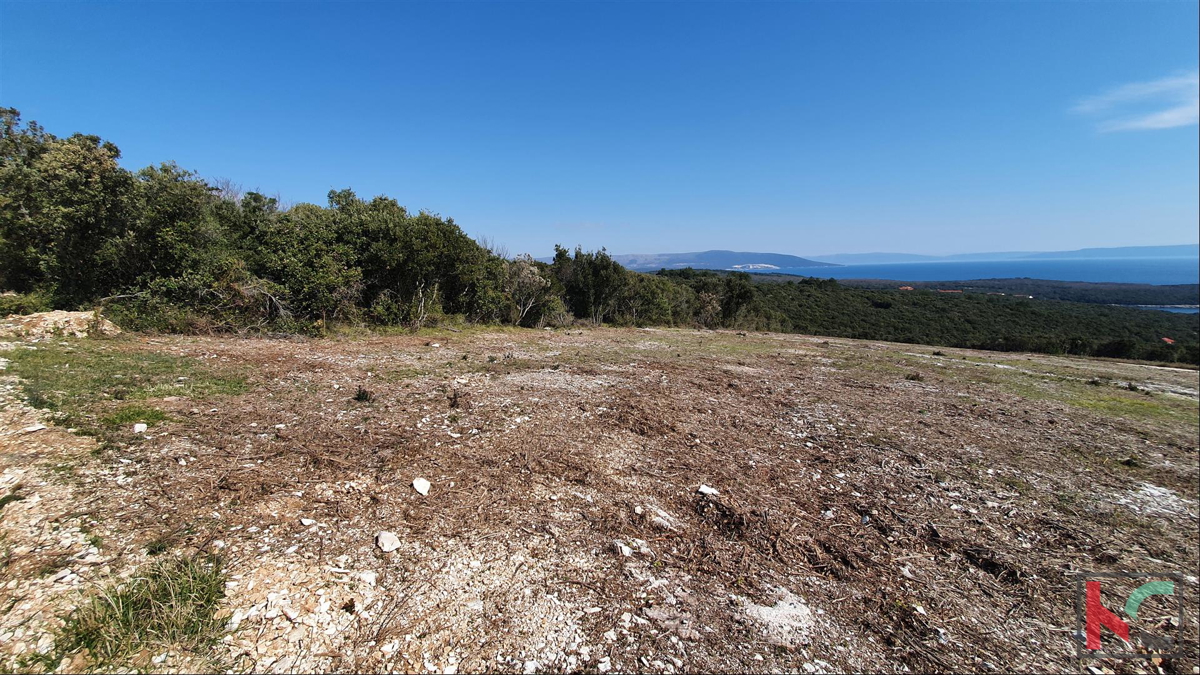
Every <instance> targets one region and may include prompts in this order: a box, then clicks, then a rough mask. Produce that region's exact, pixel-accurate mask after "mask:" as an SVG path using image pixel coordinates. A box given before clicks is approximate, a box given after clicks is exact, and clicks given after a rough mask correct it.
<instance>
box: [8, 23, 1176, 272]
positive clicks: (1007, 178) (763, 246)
mask: <svg viewBox="0 0 1200 675" xmlns="http://www.w3.org/2000/svg"><path fill="white" fill-rule="evenodd" d="M1197 7H1198V4H1197V3H1196V2H1125V3H1102V2H1088V3H1082V2H1070V3H1067V2H1063V3H1049V2H1017V3H999V2H988V3H983V2H979V3H966V2H963V3H949V2H888V3H880V4H875V3H868V2H855V3H848V2H847V3H838V2H813V3H799V2H796V3H784V2H775V3H761V4H758V3H741V2H723V3H712V4H699V3H682V2H654V3H633V2H604V3H583V2H527V3H502V2H488V3H468V2H445V3H438V4H420V3H384V2H378V3H363V4H355V3H347V2H330V3H323V4H306V3H293V2H286V3H285V2H271V3H261V4H243V3H232V2H210V3H177V2H163V3H152V4H138V3H133V2H120V3H100V2H89V3H81V4H77V3H66V2H28V3H17V2H7V1H2V0H0V59H2V61H0V105H6V106H12V107H16V108H18V109H20V110H21V111H22V114H23V116H24V117H25V118H26V119H34V120H37V121H39V122H40V123H42V124H43V125H45V126H46V127H47V128H48V129H49V130H50V131H51V132H54V133H56V134H59V135H66V134H69V133H72V132H75V131H83V132H87V133H95V134H99V135H101V136H103V137H105V138H106V139H109V140H112V141H113V142H115V143H116V144H117V145H118V146H120V148H121V149H122V152H123V154H124V158H123V162H124V163H125V165H126V166H129V167H131V168H137V167H140V166H144V165H147V164H151V163H156V162H159V161H164V160H175V161H176V162H178V163H179V164H180V165H182V166H184V167H186V168H189V169H192V170H195V171H197V172H198V173H200V174H201V175H203V176H206V177H228V178H231V179H233V180H235V181H237V182H239V183H241V184H243V185H245V186H246V187H248V188H255V187H257V188H260V189H261V190H262V191H264V192H268V193H276V192H278V193H279V194H281V195H282V196H283V197H284V198H285V199H287V200H290V201H293V202H299V201H311V202H316V203H324V201H325V194H326V193H327V192H328V190H330V189H331V188H342V187H351V188H353V189H354V190H356V191H357V192H358V193H359V194H360V195H362V196H368V197H369V196H372V195H376V194H387V195H390V196H393V197H395V198H397V199H398V200H399V201H400V202H401V203H402V204H405V205H407V206H408V207H409V208H411V209H420V208H424V209H428V210H431V211H435V212H438V213H440V214H442V215H445V216H451V217H453V218H454V219H455V220H456V222H458V223H459V224H460V225H461V226H462V227H463V229H464V230H466V231H467V232H468V233H470V234H472V235H476V236H479V235H486V236H490V237H493V238H494V239H496V240H497V241H499V242H501V243H503V244H506V245H507V246H508V248H509V249H510V250H511V251H512V252H514V253H515V252H522V251H528V252H531V253H534V254H535V255H544V254H547V253H548V252H549V251H550V250H551V247H552V246H553V244H554V243H562V244H565V245H568V246H573V245H576V244H580V245H583V246H585V247H588V248H593V247H599V246H607V247H608V249H609V250H610V251H612V252H615V253H647V252H670V251H691V250H704V249H712V248H728V249H737V250H762V251H777V252H782V253H793V254H798V255H806V254H807V255H818V254H824V253H834V252H868V251H881V250H890V251H905V252H913V253H930V254H942V253H957V252H969V251H987V250H1052V249H1062V248H1080V247H1088V246H1120V245H1139V244H1175V243H1193V242H1195V241H1196V240H1197V226H1198V225H1197V224H1198V221H1200V193H1198V190H1200V188H1198V185H1200V173H1198V168H1197V167H1198V165H1200V156H1198V147H1200V138H1198V135H1197V125H1196V96H1197V94H1196V91H1197V86H1196V71H1197V62H1198V61H1200V52H1198V50H1200V47H1198V44H1197V35H1196V28H1197V24H1198V21H1200V16H1198V9H1197Z"/></svg>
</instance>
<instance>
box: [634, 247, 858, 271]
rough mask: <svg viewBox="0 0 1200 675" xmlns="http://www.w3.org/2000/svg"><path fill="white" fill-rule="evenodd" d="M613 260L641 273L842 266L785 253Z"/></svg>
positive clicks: (668, 255)
mask: <svg viewBox="0 0 1200 675" xmlns="http://www.w3.org/2000/svg"><path fill="white" fill-rule="evenodd" d="M612 258H613V260H615V261H617V262H619V263H621V265H623V266H624V267H625V268H627V269H631V270H634V271H638V272H657V271H658V270H661V269H668V270H674V269H683V268H685V267H691V268H693V269H699V270H743V271H752V270H754V271H765V270H777V269H788V268H796V267H839V265H838V264H837V263H830V262H818V261H816V260H809V259H807V258H800V257H797V256H794V255H786V254H784V253H748V252H743V251H699V252H696V253H632V254H626V255H614V256H613V257H612Z"/></svg>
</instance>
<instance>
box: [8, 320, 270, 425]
mask: <svg viewBox="0 0 1200 675" xmlns="http://www.w3.org/2000/svg"><path fill="white" fill-rule="evenodd" d="M6 358H8V359H9V361H10V363H9V365H8V371H9V372H10V373H12V374H14V375H16V376H17V377H19V378H20V379H21V388H22V393H23V394H24V396H25V399H26V400H27V401H28V402H29V404H30V405H32V406H34V407H37V408H42V409H45V410H51V411H55V412H57V413H59V419H60V422H65V423H66V424H67V425H68V426H74V427H79V428H83V429H84V430H87V428H88V427H90V426H92V425H93V424H96V423H97V417H98V416H103V418H104V419H103V420H100V423H101V424H109V420H110V419H111V420H112V423H113V424H118V425H119V424H121V423H122V422H121V420H122V419H132V417H136V416H145V415H149V416H150V417H151V418H152V419H133V420H132V421H134V422H137V421H143V422H146V423H148V424H149V423H150V422H152V421H162V420H163V419H165V415H164V414H163V413H162V412H161V411H153V409H152V408H141V409H140V411H139V410H138V409H136V408H134V407H130V408H128V410H124V409H123V410H117V411H115V412H108V413H107V414H105V413H106V411H105V410H104V409H103V404H105V403H107V402H110V401H126V400H127V401H138V400H146V399H153V398H162V397H166V396H182V397H189V398H207V397H211V396H220V395H229V394H239V393H242V392H244V391H246V390H247V385H246V381H245V378H243V377H241V376H240V375H234V374H227V373H222V372H218V371H217V370H215V369H213V368H212V367H210V366H208V365H207V364H204V363H202V362H201V361H198V360H196V359H190V358H184V357H180V356H173V355H169V354H157V353H153V352H147V351H140V350H137V349H135V348H132V345H130V344H129V343H128V341H127V340H122V339H113V340H89V339H79V340H63V341H61V342H55V343H53V344H42V345H38V347H37V349H14V350H11V351H10V352H8V353H7V355H6ZM151 411H153V412H151ZM125 415H128V416H130V417H129V418H123V417H122V416H125Z"/></svg>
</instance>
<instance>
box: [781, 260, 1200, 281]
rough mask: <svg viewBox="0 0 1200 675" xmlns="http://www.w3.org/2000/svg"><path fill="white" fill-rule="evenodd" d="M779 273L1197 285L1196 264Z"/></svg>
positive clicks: (965, 265) (956, 265)
mask: <svg viewBox="0 0 1200 675" xmlns="http://www.w3.org/2000/svg"><path fill="white" fill-rule="evenodd" d="M778 271H779V272H783V273H785V274H799V275H803V276H812V277H820V278H822V279H828V278H830V277H832V278H834V279H894V280H896V281H965V280H968V279H1010V278H1014V277H1029V278H1030V279H1049V280H1053V281H1099V282H1105V281H1106V282H1112V283H1126V284H1195V283H1200V261H1197V260H1196V258H1154V259H1149V258H1124V259H1115V258H1114V259H1110V260H996V261H980V262H921V263H892V264H888V265H844V266H842V267H820V268H815V267H793V268H785V269H781V270H778Z"/></svg>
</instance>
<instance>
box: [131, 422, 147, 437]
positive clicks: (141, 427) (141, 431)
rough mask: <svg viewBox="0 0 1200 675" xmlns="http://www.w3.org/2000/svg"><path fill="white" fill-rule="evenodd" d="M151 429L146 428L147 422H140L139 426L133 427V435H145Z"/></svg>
mask: <svg viewBox="0 0 1200 675" xmlns="http://www.w3.org/2000/svg"><path fill="white" fill-rule="evenodd" d="M149 428H150V427H148V426H146V423H145V422H138V423H137V424H135V425H133V433H135V434H144V433H146V430H147V429H149Z"/></svg>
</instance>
